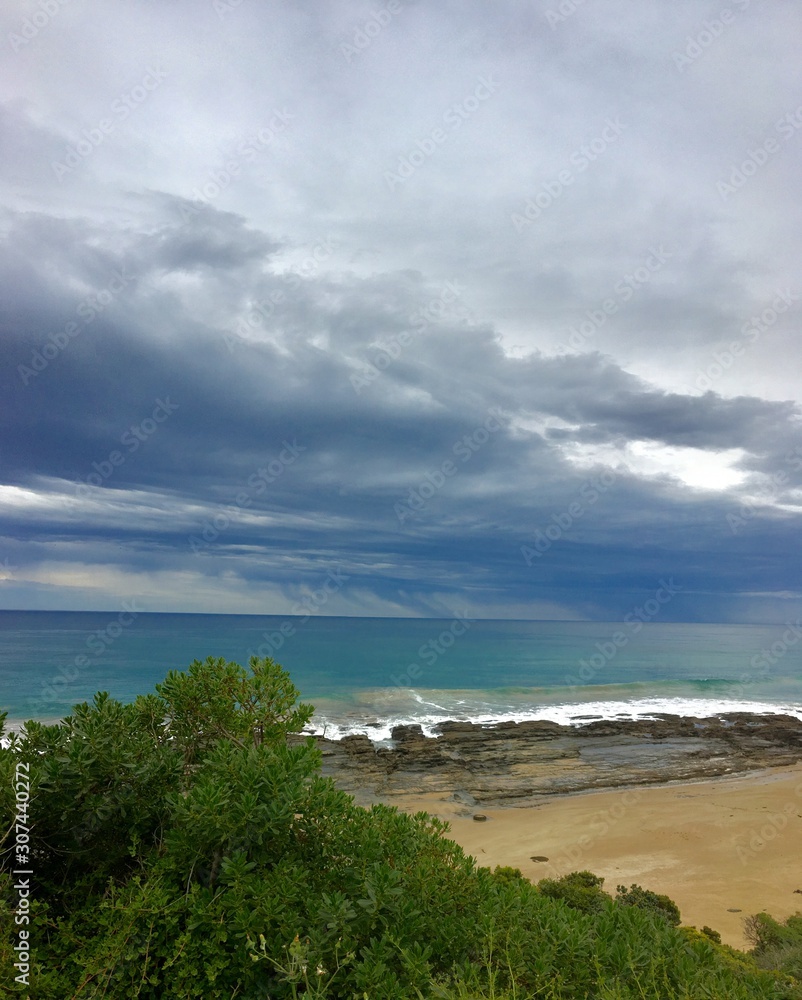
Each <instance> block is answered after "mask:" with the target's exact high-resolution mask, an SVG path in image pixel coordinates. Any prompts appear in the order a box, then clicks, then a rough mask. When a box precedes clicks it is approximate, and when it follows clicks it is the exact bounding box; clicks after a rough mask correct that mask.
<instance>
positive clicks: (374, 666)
mask: <svg viewBox="0 0 802 1000" xmlns="http://www.w3.org/2000/svg"><path fill="white" fill-rule="evenodd" d="M636 626H639V627H637V628H636ZM282 627H283V633H282ZM801 635H802V629H799V628H798V627H797V629H796V630H794V628H791V627H788V626H776V625H706V624H696V623H694V624H662V623H655V622H651V623H647V624H640V623H632V624H629V625H627V624H623V623H620V622H618V623H616V622H610V623H605V622H532V621H487V620H479V621H475V622H467V623H466V622H461V621H459V620H456V619H454V620H432V619H410V618H323V617H319V618H308V619H307V620H305V621H304V619H301V618H282V617H278V616H254V615H188V614H183V615H178V614H152V613H136V615H135V616H134V615H131V614H127V613H125V612H121V613H120V614H117V613H113V612H44V611H0V707H2V708H3V709H5V710H7V711H8V713H9V718H10V719H12V720H15V721H18V720H20V719H25V718H40V719H54V718H59V717H61V716H63V715H65V714H67V713H68V712H69V710H70V708H71V706H72V705H74V704H75V703H77V702H80V701H83V700H86V699H90V698H91V697H92V695H93V694H94V693H95V692H96V691H98V690H105V691H108V692H109V693H110V694H111V695H112V696H114V697H116V698H119V699H121V700H123V701H125V700H131V699H133V698H134V697H135V696H136V695H137V694H142V693H146V692H148V691H151V690H152V689H153V686H154V684H155V683H157V682H158V681H160V680H162V679H163V677H164V675H165V674H166V672H167V671H168V670H171V669H179V670H180V669H184V668H186V667H187V666H188V665H189V663H190V662H191V661H192V660H193V659H196V658H197V659H204V658H205V657H207V656H210V655H213V656H223V657H226V658H227V659H232V660H236V661H237V662H240V663H246V662H247V659H248V657H249V655H250V654H251V653H259V654H260V655H265V654H267V655H272V656H273V657H274V658H275V659H276V660H277V661H278V662H279V663H281V664H282V665H283V666H284V667H285V668H286V669H287V670H289V671H290V673H291V675H292V678H293V680H294V682H295V684H296V685H297V686H298V688H299V689H300V691H301V694H302V697H303V698H304V700H307V701H311V702H312V703H313V704H315V706H316V708H317V715H316V723H317V725H318V726H319V727H321V728H322V727H323V726H325V727H326V729H327V732H329V733H331V734H333V735H336V734H339V733H341V732H343V731H346V730H361V731H367V732H370V733H371V734H372V735H374V736H376V737H385V736H386V735H387V734H388V732H389V727H390V725H392V724H393V723H396V722H400V721H406V722H410V721H418V722H421V723H423V724H424V725H425V726H431V725H433V724H434V723H436V722H437V721H438V720H442V719H446V718H462V719H474V720H477V721H490V720H497V719H504V718H552V719H555V720H557V721H571V720H576V719H577V718H579V717H587V716H594V715H595V716H599V715H601V716H605V717H611V716H622V715H638V714H648V713H651V712H655V711H669V712H674V713H676V714H685V715H690V714H693V715H702V714H710V713H714V712H718V711H725V710H744V711H762V710H770V711H791V712H793V713H794V714H797V715H799V716H800V717H802V642H800V641H799V640H800V636H801Z"/></svg>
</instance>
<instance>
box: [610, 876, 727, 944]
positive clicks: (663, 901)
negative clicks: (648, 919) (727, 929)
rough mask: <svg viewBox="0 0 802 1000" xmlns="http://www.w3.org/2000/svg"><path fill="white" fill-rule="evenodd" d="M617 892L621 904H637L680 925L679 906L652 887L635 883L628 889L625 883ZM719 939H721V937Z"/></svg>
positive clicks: (617, 900) (618, 887)
mask: <svg viewBox="0 0 802 1000" xmlns="http://www.w3.org/2000/svg"><path fill="white" fill-rule="evenodd" d="M615 893H616V894H615V898H616V902H618V903H620V904H621V906H637V907H638V909H641V910H648V911H649V912H650V913H655V914H657V916H660V917H662V918H663V919H664V920H667V921H668V922H669V923H670V924H672V925H673V926H674V927H677V926H678V925H679V922H680V919H681V915H680V912H679V907H678V906H677V904H676V903H675V902H674V900H673V899H669V898H668V896H664V895H662V894H660V893H657V892H652V891H651V890H650V889H641V887H640V886H639V885H635V884H634V883H633V884H632V885H631V886H630V887H629V888H628V889H627V887H626V886H624V885H619V886H617V887H616V890H615ZM707 930H708V931H709V930H710V928H709V927H708V928H707ZM712 933H713V934H715V933H716V932H715V931H713V932H712ZM709 936H710V935H709V934H708V937H709ZM719 941H721V938H720V937H719Z"/></svg>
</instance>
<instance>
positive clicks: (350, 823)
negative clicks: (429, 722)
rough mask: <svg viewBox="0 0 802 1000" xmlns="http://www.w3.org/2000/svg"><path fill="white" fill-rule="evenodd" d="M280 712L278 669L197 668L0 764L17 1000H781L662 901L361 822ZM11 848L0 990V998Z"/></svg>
mask: <svg viewBox="0 0 802 1000" xmlns="http://www.w3.org/2000/svg"><path fill="white" fill-rule="evenodd" d="M296 701H297V691H296V690H295V688H294V687H293V686H292V684H291V682H290V680H289V677H288V676H287V675H286V673H284V671H282V670H281V668H280V667H278V666H277V665H276V664H275V663H273V661H271V660H252V661H251V664H250V671H246V670H244V669H243V668H241V667H239V666H238V665H237V664H232V663H226V662H225V661H224V660H222V659H212V658H210V659H208V660H206V661H205V662H204V663H199V662H197V661H196V662H195V663H193V664H192V665H191V667H190V668H189V670H188V671H187V673H185V674H177V673H174V672H173V673H171V674H169V675H168V677H167V679H166V680H165V681H164V683H163V684H160V685H158V686H157V688H156V692H155V693H154V694H150V695H147V696H145V697H140V698H138V699H137V700H136V701H135V702H134V703H133V704H132V705H121V704H120V703H119V702H116V701H114V700H113V699H111V698H109V697H108V696H107V695H105V694H100V695H98V696H96V698H95V699H94V700H93V701H92V702H91V703H89V704H83V705H78V706H76V707H75V709H74V711H73V713H72V715H71V716H69V717H68V718H67V719H65V720H63V722H61V723H60V724H59V725H57V726H41V725H38V724H36V723H29V724H28V725H27V727H26V729H25V731H24V732H23V733H22V734H21V736H20V737H19V738H18V739H13V740H11V743H10V745H9V746H8V747H7V748H5V749H2V750H0V774H1V775H2V777H3V781H4V785H3V789H2V791H0V810H2V812H0V823H2V829H3V830H7V829H8V828H9V824H10V823H11V822H12V820H13V800H12V798H11V797H10V796H9V791H8V790H9V789H10V788H11V776H12V774H13V771H14V766H15V763H16V762H18V761H25V762H26V763H27V764H29V765H30V771H31V783H32V789H33V800H32V802H31V816H32V819H33V823H34V825H33V833H32V836H31V859H32V865H33V867H34V869H35V871H36V879H35V884H34V887H33V888H34V893H33V903H32V908H31V917H32V924H31V926H32V928H33V930H34V963H33V964H34V971H33V975H32V982H31V989H30V995H31V996H32V997H35V998H36V1000H65V998H78V997H80V998H81V1000H93V998H101V997H103V998H106V1000H109V998H121V1000H122V998H126V1000H127V998H129V997H136V998H141V1000H157V998H159V1000H162V998H163V1000H173V998H175V1000H177V998H190V997H193V998H194V997H201V996H202V997H204V998H208V1000H223V998H226V1000H228V998H234V997H241V998H243V1000H245V998H247V1000H257V998H267V997H270V998H275V1000H283V998H289V997H293V998H295V997H301V996H303V997H317V998H327V1000H328V998H331V1000H339V998H343V1000H345V998H348V1000H352V998H359V1000H362V998H364V997H370V998H382V1000H402V998H403V1000H407V998H430V997H431V998H434V997H441V998H466V1000H467V998H469V997H470V998H481V997H487V998H494V1000H513V998H514V1000H524V998H529V997H535V996H536V997H543V998H552V1000H556V998H560V1000H568V998H577V1000H578V998H580V997H594V998H598V1000H631V998H632V1000H634V998H640V1000H643V998H651V997H654V998H658V997H659V998H661V1000H688V998H691V997H700V998H701V997H721V998H723V997H726V998H728V1000H742V998H743V1000H746V998H750V1000H751V998H758V1000H759V998H768V997H772V998H774V1000H777V998H781V997H785V998H789V1000H790V998H791V997H798V996H799V993H798V992H794V991H795V990H796V989H797V987H796V986H794V985H793V983H792V981H791V979H790V978H789V977H788V976H785V975H782V974H779V973H777V972H773V971H770V970H769V969H760V968H758V966H757V965H756V963H755V961H754V960H753V959H752V958H751V957H749V956H747V955H744V954H742V953H737V952H735V951H734V949H726V948H724V947H722V946H721V945H719V944H717V943H716V942H715V941H714V940H712V939H711V937H712V935H714V933H715V932H708V929H707V928H706V929H705V932H706V933H699V932H696V931H691V930H689V929H686V928H677V927H675V926H674V923H675V922H676V921H674V919H673V913H674V911H675V909H676V908H675V906H674V904H673V903H671V901H670V900H667V899H666V897H661V896H658V895H656V894H654V893H649V892H648V891H647V890H643V889H641V888H640V887H639V886H634V885H633V886H631V887H630V889H628V890H626V889H624V888H623V887H619V893H618V897H617V899H616V900H613V899H611V898H610V897H609V896H608V895H607V894H606V893H605V892H604V890H603V888H602V886H603V880H602V879H600V878H598V877H597V876H595V875H593V874H592V873H590V872H574V873H572V874H571V875H568V876H565V877H563V878H561V879H558V880H548V879H546V880H543V881H542V882H540V883H539V885H538V886H537V887H535V886H532V885H531V883H530V882H529V881H528V880H527V879H525V878H524V877H523V876H522V874H521V872H520V871H519V870H518V869H515V868H496V869H495V871H493V872H491V871H490V870H489V869H487V868H480V867H477V865H476V864H475V862H474V860H473V859H472V858H469V857H466V856H465V854H464V853H463V851H462V850H461V849H460V848H459V846H458V845H456V844H455V843H453V842H452V841H450V840H448V839H447V837H446V836H445V834H446V833H447V829H448V828H447V826H446V825H445V824H443V823H441V822H440V821H438V820H436V819H434V818H432V817H430V816H427V815H426V814H425V813H420V814H418V815H416V816H409V815H406V814H403V813H399V812H398V811H397V810H395V809H392V808H389V807H387V806H379V805H377V806H374V807H372V808H371V809H362V808H359V807H357V806H356V805H355V804H354V802H353V800H352V799H351V797H350V796H348V795H346V794H344V793H343V792H341V791H339V790H338V789H337V788H335V787H334V785H333V784H332V782H331V781H330V780H328V779H324V778H323V777H321V775H320V755H319V753H318V751H317V749H316V748H315V746H314V744H313V742H311V741H306V742H301V741H297V740H294V741H291V743H288V740H287V738H286V737H287V735H288V734H290V733H293V732H298V731H299V730H300V729H301V728H302V726H303V725H304V723H305V722H306V721H307V720H308V718H309V714H310V712H311V709H309V708H308V707H305V706H296ZM7 845H8V835H6V847H5V848H4V850H5V853H0V928H2V931H0V993H3V992H7V993H11V991H12V989H13V987H14V968H13V963H14V960H15V959H14V952H13V943H14V941H15V933H14V910H13V907H14V900H15V895H14V891H13V886H12V879H11V878H10V876H9V874H8V872H9V870H10V868H11V867H12V865H11V861H12V855H11V854H10V853H9V852H8V848H7ZM768 919H770V918H768ZM777 926H778V927H779V926H780V925H777ZM796 926H797V925H796V924H791V923H790V922H789V924H788V925H786V928H785V930H784V931H783V934H786V932H787V933H792V932H795V930H796ZM761 927H763V924H761ZM765 927H766V928H768V929H769V930H770V931H771V932H772V933H773V928H771V927H770V926H769V925H768V924H766V925H765ZM789 928H790V929H789ZM781 938H782V942H783V943H784V944H783V946H784V945H785V944H787V943H788V940H790V939H788V938H787V934H786V936H785V937H783V936H782V935H781ZM766 940H767V941H768V938H767V939H766ZM771 940H773V938H772V939H771ZM769 951H770V947H769V946H768V945H767V948H765V949H764V950H763V952H762V955H761V956H759V957H761V959H763V958H765V957H766V955H768V954H769Z"/></svg>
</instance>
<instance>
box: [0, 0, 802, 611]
mask: <svg viewBox="0 0 802 1000" xmlns="http://www.w3.org/2000/svg"><path fill="white" fill-rule="evenodd" d="M563 6H564V7H565V5H563ZM613 6H614V7H616V9H617V11H618V17H617V18H613V17H612V13H611V8H610V6H609V5H608V6H607V7H605V8H604V10H602V8H601V7H600V5H598V4H590V3H589V4H585V5H582V4H580V5H577V6H576V9H575V11H574V13H573V14H571V15H570V16H567V17H562V16H560V17H558V16H557V15H558V14H559V8H558V5H556V4H555V5H548V4H543V5H541V6H540V7H538V8H537V9H533V8H532V6H531V5H529V4H527V5H523V4H516V3H509V4H502V5H500V6H498V7H496V8H493V9H492V11H491V10H489V9H488V8H487V7H486V6H485V5H480V4H475V5H472V4H467V5H461V6H460V7H459V8H456V7H454V8H453V9H452V8H451V7H450V6H449V5H441V6H440V7H438V9H437V11H436V12H435V11H432V10H430V9H429V8H428V7H426V6H424V5H422V4H412V3H405V4H398V5H394V6H393V8H392V9H391V8H389V7H387V8H383V9H386V10H387V14H386V15H385V16H383V17H382V18H381V20H383V21H385V22H386V23H385V24H383V25H379V26H378V27H377V28H371V27H368V25H369V24H371V23H372V21H371V18H372V16H373V15H372V11H373V10H374V8H372V7H370V6H365V7H363V6H362V5H360V4H356V3H346V2H343V3H335V4H333V5H330V6H329V8H327V10H326V12H324V13H320V12H318V11H316V10H313V9H312V8H311V7H307V5H304V4H301V5H277V6H276V7H275V9H272V10H271V13H270V14H269V16H268V14H267V12H266V11H265V10H263V9H262V8H260V7H257V6H256V5H253V4H249V3H247V2H246V3H243V4H241V5H239V6H230V5H226V4H225V3H222V2H221V3H220V4H217V5H214V4H209V5H208V6H202V7H200V8H199V7H197V6H196V5H189V4H187V3H176V4H172V5H170V6H169V7H158V8H157V7H155V6H152V7H151V6H144V5H140V6H138V7H137V8H123V7H119V8H117V7H115V8H113V9H111V8H101V7H100V6H99V5H95V6H93V5H91V4H86V5H81V6H80V7H79V5H77V4H76V5H73V4H67V5H64V7H63V8H60V11H59V14H58V16H53V17H51V18H49V19H48V20H47V21H46V22H44V23H42V25H41V27H39V28H38V30H37V31H36V32H35V33H34V34H33V35H32V37H31V38H30V39H27V40H25V41H24V43H21V42H19V39H20V38H23V33H22V29H21V27H20V25H23V24H24V22H25V17H26V16H28V15H26V13H25V10H26V9H27V8H25V9H23V8H22V6H20V7H18V8H15V5H12V8H11V10H10V11H6V12H5V13H4V15H3V18H4V25H3V28H4V35H5V37H6V40H7V47H8V48H9V51H10V57H11V65H12V67H13V72H12V69H7V70H5V71H4V72H5V73H6V74H7V75H6V79H5V81H4V82H5V85H6V91H7V93H9V95H10V96H9V99H8V100H7V101H6V103H5V104H4V105H3V106H2V107H1V108H0V134H2V142H3V148H2V153H3V156H2V157H1V158H0V163H2V167H0V183H1V184H2V190H3V193H4V203H5V206H6V207H5V208H4V210H3V213H2V217H1V221H0V225H1V226H2V229H1V230H0V232H2V248H1V249H0V276H1V277H2V282H3V287H4V288H5V289H6V293H5V295H4V297H3V300H2V304H1V305H0V365H1V366H0V383H1V384H2V390H3V398H4V400H5V404H6V405H4V408H3V416H2V432H1V433H2V469H3V473H2V483H4V484H5V485H4V486H2V485H0V515H2V518H3V529H2V533H3V538H2V543H1V546H0V563H2V559H3V558H5V559H6V570H5V571H4V572H2V573H0V576H3V575H4V576H5V577H6V579H5V580H2V581H0V586H2V591H1V592H0V593H2V594H4V597H3V603H4V606H7V607H25V606H30V607H99V606H106V605H107V604H108V601H109V600H110V599H117V598H122V597H129V596H132V595H138V596H142V597H143V598H144V599H145V600H146V601H149V602H150V606H151V607H152V609H153V610H157V609H158V610H170V609H174V610H226V611H238V610H242V611H249V612H251V611H262V612H265V613H272V612H278V613H283V612H285V611H286V610H287V609H288V608H290V607H291V606H292V604H293V603H294V602H295V601H296V600H297V599H298V598H299V596H302V595H303V594H304V593H307V592H310V591H311V590H314V588H316V587H319V586H320V581H321V580H323V579H324V578H325V577H326V574H327V573H328V572H330V571H331V570H335V571H339V572H341V573H343V574H345V576H347V582H346V583H345V584H344V586H342V587H341V588H340V589H338V591H337V593H336V594H334V595H333V596H332V597H331V600H330V601H329V603H327V605H326V608H325V609H322V610H324V611H325V612H327V613H366V614H371V613H378V614H398V613H409V614H437V613H441V612H443V613H445V612H447V611H450V609H452V608H454V607H456V606H457V605H458V604H461V605H465V606H467V607H469V608H470V609H471V610H472V611H474V612H479V613H484V614H488V615H499V616H507V615H511V616H520V617H529V616H533V617H541V616H542V617H602V618H610V619H613V618H618V617H620V616H621V615H622V614H624V613H626V612H627V611H629V610H630V609H631V608H632V606H633V605H634V604H635V603H637V602H638V601H639V600H642V599H643V598H644V596H649V594H651V593H652V592H653V591H654V589H655V588H656V587H657V586H658V582H659V580H660V578H661V577H664V578H667V577H673V579H674V581H675V583H676V584H677V585H678V586H679V587H681V592H680V593H679V594H678V595H677V596H676V597H675V598H674V599H673V600H672V602H671V604H670V606H669V607H667V608H666V609H665V617H667V618H673V619H685V620H711V619H714V620H767V619H768V620H774V619H778V618H779V619H782V618H783V617H784V616H786V615H787V614H789V613H791V609H792V606H793V608H798V604H799V596H800V591H802V587H800V580H799V578H798V577H799V571H798V569H797V564H798V560H796V559H794V558H793V553H794V551H795V549H794V545H795V540H796V538H797V537H798V529H799V512H800V499H801V498H802V492H800V488H801V487H802V483H801V482H800V478H801V473H802V438H800V410H799V407H798V403H797V398H798V392H797V390H796V370H797V368H798V365H797V366H795V365H794V361H798V352H799V348H798V339H797V338H795V337H794V336H793V334H794V332H795V324H796V323H797V318H798V294H797V293H798V291H799V290H798V288H796V286H795V284H794V282H795V281H797V275H798V268H795V267H794V265H795V264H796V263H797V262H798V261H797V258H798V247H799V238H798V232H799V227H798V221H799V220H798V219H796V214H797V213H798V207H797V203H796V201H795V200H794V201H791V202H790V203H789V195H790V194H791V193H792V190H793V188H792V179H793V176H794V169H793V168H794V166H795V165H796V163H797V161H798V157H799V141H800V138H799V137H798V134H797V129H798V128H802V115H800V117H799V125H796V121H797V119H796V117H795V116H794V115H795V108H796V107H797V103H798V102H797V101H796V98H795V91H794V87H793V86H792V81H793V79H794V76H793V74H794V70H793V68H792V67H794V66H795V59H796V56H795V54H794V52H793V45H792V44H791V42H790V38H789V36H790V34H791V33H792V31H793V29H795V28H798V27H799V25H798V21H799V14H798V12H796V11H794V10H791V9H787V10H782V11H780V10H778V11H775V12H772V13H771V14H770V15H766V14H765V12H758V11H757V10H756V9H755V10H753V9H752V5H751V4H748V3H746V2H740V3H737V4H734V6H733V15H732V18H730V19H727V18H725V19H724V21H722V25H721V28H722V30H721V31H720V32H719V35H718V37H715V38H713V35H712V34H711V39H712V40H711V41H710V42H709V43H708V38H707V35H706V34H703V32H708V33H710V32H711V31H716V30H717V28H716V24H717V23H718V22H717V21H716V19H717V18H718V20H721V15H720V9H719V8H718V7H716V5H714V4H710V5H708V4H703V5H701V6H700V5H698V4H691V3H689V2H688V3H678V4H673V5H672V6H671V8H670V9H669V8H667V9H665V10H661V11H659V12H657V11H654V10H651V9H648V10H647V9H646V8H643V9H637V10H632V9H631V7H630V5H623V4H622V5H620V9H619V5H613ZM396 7H397V9H396ZM566 9H567V7H566ZM555 12H557V13H555ZM711 19H712V21H716V24H714V25H713V28H712V29H711V28H710V24H711V23H712V21H711ZM41 20H42V18H39V21H41ZM705 22H707V23H708V26H707V27H706V26H705ZM725 22H726V23H725ZM37 23H38V22H37ZM31 24H32V25H33V27H36V23H34V22H31ZM377 24H378V22H377ZM379 29H380V30H379ZM31 31H32V29H29V30H28V34H31ZM374 36H375V37H374ZM120 39H124V42H123V44H122V46H120V44H119V40H120ZM363 40H364V44H363ZM694 46H696V47H694ZM697 49H698V51H699V52H700V54H699V55H698V56H695V55H693V53H695V52H696V51H697ZM688 53H691V55H689V54H688ZM678 54H679V55H678ZM747 71H748V74H749V75H748V76H747ZM789 116H790V117H789ZM775 147H776V150H775ZM761 150H763V152H762V153H761ZM747 160H748V161H749V162H752V163H753V166H754V169H750V168H748V167H745V166H743V164H744V163H746V161H747ZM760 161H765V162H760ZM738 164H741V165H742V166H743V169H742V173H743V178H744V180H743V185H742V187H740V188H739V189H737V190H736V192H735V193H734V194H727V193H726V192H725V193H724V194H722V193H721V191H720V189H719V185H720V184H721V183H722V182H727V183H729V182H730V181H731V180H733V176H734V175H733V173H732V168H733V167H734V166H736V167H737V165H738ZM738 169H739V170H740V169H741V167H738ZM736 173H737V170H736ZM407 174H408V176H405V175H407ZM738 176H740V174H739V175H738ZM735 180H736V181H737V177H735Z"/></svg>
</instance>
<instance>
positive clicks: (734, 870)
mask: <svg viewBox="0 0 802 1000" xmlns="http://www.w3.org/2000/svg"><path fill="white" fill-rule="evenodd" d="M396 804H397V805H399V807H401V808H403V809H405V810H406V811H410V812H416V811H418V810H425V811H426V812H429V813H432V814H433V815H437V816H439V817H441V818H443V819H446V820H448V822H449V823H450V824H451V833H450V836H451V837H452V838H453V839H454V840H456V841H457V842H458V843H459V844H460V845H461V846H462V847H463V848H464V849H465V850H466V851H467V852H468V853H469V854H471V855H473V856H474V857H475V858H476V859H477V861H478V862H479V864H482V865H488V866H490V867H493V866H495V865H511V866H513V867H515V868H520V869H521V871H522V872H523V873H524V875H526V876H527V878H530V879H532V880H533V881H537V880H538V879H541V878H546V877H557V876H560V875H564V874H566V873H567V872H571V871H576V870H580V869H589V870H590V871H592V872H594V873H596V874H597V875H601V876H603V877H604V879H605V888H606V889H607V890H608V891H609V892H612V893H614V892H615V887H616V885H618V884H621V883H623V884H626V885H627V886H628V885H630V884H631V883H632V882H637V883H638V884H639V885H642V886H643V887H644V888H646V889H651V890H653V891H655V892H661V893H666V894H667V895H669V896H670V897H671V898H672V899H673V900H675V902H676V903H677V904H678V905H679V907H680V909H681V911H682V922H683V923H684V924H690V925H694V926H696V927H702V926H703V925H705V924H706V925H707V926H709V927H712V928H713V929H715V930H717V931H719V932H720V934H721V936H722V940H723V941H724V942H726V943H728V944H731V945H734V946H735V947H738V948H746V947H748V942H747V941H746V939H745V937H744V935H743V926H742V922H743V918H744V917H746V916H748V915H749V914H752V913H757V912H759V911H761V910H765V911H766V912H768V913H770V914H772V916H774V917H776V918H777V919H780V920H784V919H785V918H786V917H788V916H790V915H791V914H792V913H795V912H796V911H798V910H800V911H802V894H800V893H797V892H795V890H802V852H800V844H801V843H802V764H797V765H794V766H791V767H784V768H772V769H769V770H763V771H759V772H755V773H752V774H750V775H748V776H738V777H731V778H730V777H721V778H715V779H712V780H703V781H695V782H689V783H675V784H670V785H661V786H658V787H654V786H652V787H630V788H627V789H624V788H617V789H614V790H612V791H599V792H588V793H580V794H573V795H565V796H559V797H554V796H544V797H543V799H542V801H539V802H538V803H536V804H534V805H529V806H525V807H518V808H515V807H511V808H501V809H499V808H496V809H482V810H481V812H482V813H483V814H484V815H485V816H486V817H487V820H486V821H484V822H477V821H476V820H474V819H473V818H472V815H466V811H465V807H464V805H461V804H460V803H458V802H455V801H453V799H451V800H450V801H449V797H448V796H442V795H439V794H437V793H428V794H422V795H421V794H419V795H414V796H413V795H410V796H403V797H398V799H397V800H396ZM473 811H477V810H473ZM535 857H537V858H545V859H547V860H542V861H534V860H532V859H533V858H535Z"/></svg>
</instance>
